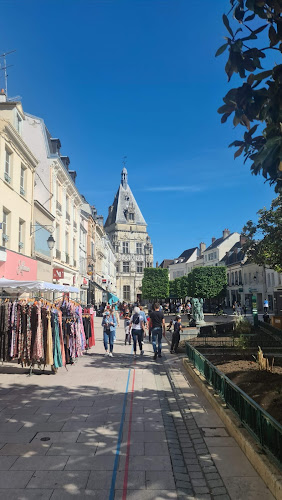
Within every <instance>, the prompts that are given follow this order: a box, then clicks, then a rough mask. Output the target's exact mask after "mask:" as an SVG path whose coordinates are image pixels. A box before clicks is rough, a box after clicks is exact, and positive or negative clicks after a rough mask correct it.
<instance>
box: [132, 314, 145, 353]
mask: <svg viewBox="0 0 282 500" xmlns="http://www.w3.org/2000/svg"><path fill="white" fill-rule="evenodd" d="M129 328H130V329H131V334H132V338H133V350H134V357H135V358H136V356H137V354H136V348H137V340H138V345H139V349H140V354H141V356H143V354H144V351H143V345H142V339H143V332H144V331H145V325H144V320H143V317H142V316H141V315H140V309H139V307H134V310H133V314H132V316H131V318H130V324H129Z"/></svg>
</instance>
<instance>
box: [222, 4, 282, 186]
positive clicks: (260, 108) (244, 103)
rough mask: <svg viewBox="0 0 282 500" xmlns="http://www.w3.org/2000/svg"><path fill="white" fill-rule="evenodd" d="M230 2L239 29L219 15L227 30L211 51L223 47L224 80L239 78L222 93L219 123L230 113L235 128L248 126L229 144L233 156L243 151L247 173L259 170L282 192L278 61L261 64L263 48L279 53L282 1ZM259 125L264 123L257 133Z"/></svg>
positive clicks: (281, 90)
mask: <svg viewBox="0 0 282 500" xmlns="http://www.w3.org/2000/svg"><path fill="white" fill-rule="evenodd" d="M230 4H231V9H230V11H229V13H228V16H229V17H230V18H232V17H233V19H234V21H233V22H235V23H236V22H237V23H238V24H239V28H238V29H236V30H235V29H233V25H232V26H230V23H229V18H228V16H227V15H226V14H224V15H223V23H224V25H225V27H226V29H227V32H228V33H227V36H226V37H225V39H226V43H225V44H224V45H222V46H221V47H220V48H219V49H218V51H217V53H216V56H219V55H220V54H222V53H223V52H225V51H226V49H228V60H227V63H226V66H225V72H226V74H227V76H228V81H230V79H231V77H232V75H233V74H234V73H237V74H239V76H240V78H241V79H242V80H244V83H243V85H241V87H238V88H233V89H231V90H230V91H229V92H228V93H227V94H226V96H225V97H224V98H223V101H224V105H223V106H221V107H220V108H219V109H218V112H219V113H220V114H222V118H221V122H222V123H225V122H226V120H227V119H228V118H229V116H231V115H232V116H233V125H234V126H235V127H236V126H237V125H239V124H240V125H241V126H242V127H244V128H246V129H247V130H246V132H245V133H244V134H243V136H242V138H241V140H236V141H234V142H233V143H232V144H230V146H235V147H237V148H238V149H237V151H236V153H235V155H234V157H235V158H237V157H238V156H240V155H241V154H242V153H243V152H244V158H245V160H244V161H245V162H246V161H247V160H248V159H250V160H251V161H252V164H251V171H252V173H253V174H255V175H257V174H259V173H262V175H263V176H264V177H265V179H267V181H269V182H270V184H273V185H275V190H276V192H282V135H281V122H282V113H281V95H282V64H276V63H275V64H274V62H273V61H274V58H272V59H271V58H269V59H268V60H267V62H268V67H267V68H266V69H264V68H263V66H262V63H263V62H265V61H266V53H267V51H268V50H270V51H275V52H277V61H276V62H277V63H278V62H279V60H280V58H281V52H282V17H281V14H282V5H281V0H265V1H264V0H230ZM265 30H267V32H268V37H267V41H265V40H266V36H265V33H263V34H262V35H260V33H262V32H265ZM255 44H256V45H258V46H259V47H256V46H255ZM278 52H279V54H278ZM263 69H264V71H261V70H263ZM260 124H263V127H264V128H263V130H262V132H261V133H259V134H257V135H256V131H257V128H258V126H259V125H260ZM261 128H262V127H260V129H261Z"/></svg>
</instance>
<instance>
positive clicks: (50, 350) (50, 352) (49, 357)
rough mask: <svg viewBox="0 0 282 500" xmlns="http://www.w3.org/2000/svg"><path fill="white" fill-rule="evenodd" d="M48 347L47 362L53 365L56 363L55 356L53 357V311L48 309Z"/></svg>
mask: <svg viewBox="0 0 282 500" xmlns="http://www.w3.org/2000/svg"><path fill="white" fill-rule="evenodd" d="M47 321H48V325H47V342H46V344H47V349H46V356H45V362H46V365H51V366H52V365H53V364H54V358H53V341H52V327H51V313H50V311H48V313H47Z"/></svg>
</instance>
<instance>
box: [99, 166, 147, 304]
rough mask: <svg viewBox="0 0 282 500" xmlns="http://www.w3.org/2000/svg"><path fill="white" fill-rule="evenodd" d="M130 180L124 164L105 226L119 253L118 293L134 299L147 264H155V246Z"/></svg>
mask: <svg viewBox="0 0 282 500" xmlns="http://www.w3.org/2000/svg"><path fill="white" fill-rule="evenodd" d="M127 180H128V174H127V170H126V168H123V170H122V173H121V183H120V186H119V189H118V191H117V194H116V196H115V199H114V202H113V204H112V205H111V206H110V207H109V214H108V218H107V220H106V223H105V230H106V232H107V234H108V235H109V238H110V240H111V242H112V245H113V247H114V251H115V256H116V271H117V274H116V278H117V296H118V297H119V299H120V300H124V301H126V302H131V303H134V302H136V300H137V299H140V298H141V293H142V279H143V274H144V268H145V267H153V246H152V244H151V241H150V237H149V235H148V233H147V224H146V222H145V219H144V217H143V215H142V213H141V211H140V208H139V207H138V205H137V202H136V200H135V198H134V196H133V194H132V192H131V189H130V187H129V185H128V182H127Z"/></svg>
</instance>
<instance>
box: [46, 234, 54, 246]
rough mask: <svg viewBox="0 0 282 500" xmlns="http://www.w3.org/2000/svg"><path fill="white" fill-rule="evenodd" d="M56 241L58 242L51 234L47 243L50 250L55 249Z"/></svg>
mask: <svg viewBox="0 0 282 500" xmlns="http://www.w3.org/2000/svg"><path fill="white" fill-rule="evenodd" d="M55 243H56V242H55V240H54V238H53V236H52V234H50V236H49V238H48V240H47V245H48V248H49V250H53V248H54V246H55Z"/></svg>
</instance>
